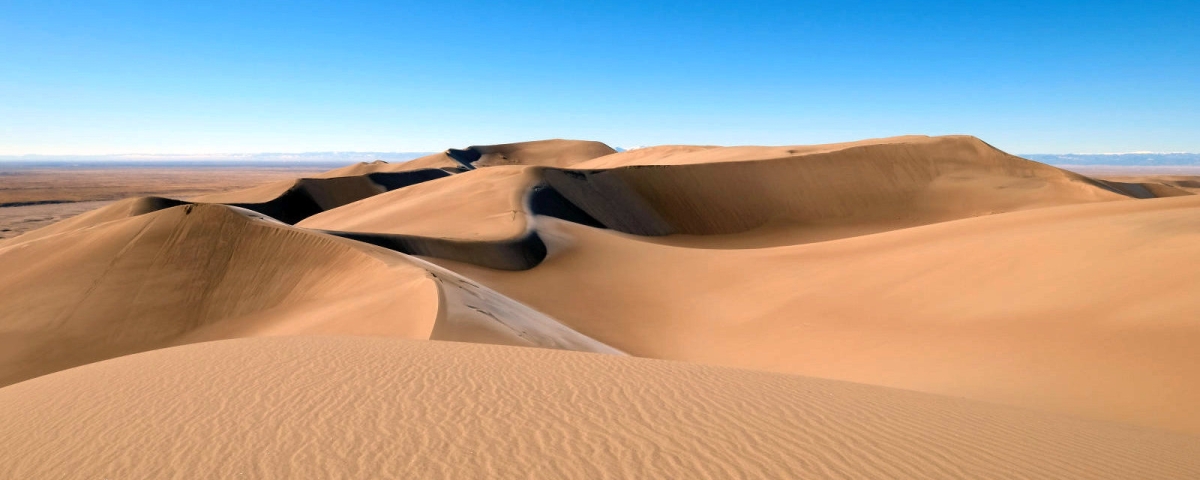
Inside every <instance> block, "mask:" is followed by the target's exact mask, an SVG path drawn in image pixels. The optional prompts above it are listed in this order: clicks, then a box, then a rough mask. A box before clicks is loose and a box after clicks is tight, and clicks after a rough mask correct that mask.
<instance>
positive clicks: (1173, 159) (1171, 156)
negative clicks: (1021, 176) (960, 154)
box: [1020, 152, 1200, 166]
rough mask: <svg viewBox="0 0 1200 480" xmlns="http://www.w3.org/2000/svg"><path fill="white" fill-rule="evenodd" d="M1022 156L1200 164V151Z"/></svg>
mask: <svg viewBox="0 0 1200 480" xmlns="http://www.w3.org/2000/svg"><path fill="white" fill-rule="evenodd" d="M1020 156H1021V157H1025V158H1028V159H1030V160H1037V161H1039V162H1042V163H1048V164H1050V165H1113V166H1122V165H1123V166H1177V165H1200V153H1145V152H1141V153H1138V152H1135V153H1066V154H1053V153H1027V154H1022V155H1020Z"/></svg>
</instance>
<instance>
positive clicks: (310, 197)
mask: <svg viewBox="0 0 1200 480" xmlns="http://www.w3.org/2000/svg"><path fill="white" fill-rule="evenodd" d="M450 175H451V173H450V172H447V171H445V170H442V169H437V168H428V169H422V170H413V171H409V172H379V173H371V174H367V175H364V176H361V177H336V178H304V179H300V180H297V181H296V184H295V185H293V186H292V188H289V189H288V190H287V191H286V192H284V193H283V194H282V195H280V196H278V197H275V198H274V199H272V200H270V201H267V202H262V203H230V204H228V205H230V206H235V207H241V208H245V209H246V210H252V211H255V212H258V213H261V214H263V215H266V216H268V217H271V218H274V219H276V220H279V221H281V222H283V223H286V224H288V225H295V224H296V223H297V222H299V221H301V220H304V219H306V218H308V217H311V216H313V215H316V214H318V213H321V212H324V211H326V210H332V209H334V208H337V207H340V206H342V205H346V204H349V203H353V202H356V201H359V200H362V199H364V198H368V197H372V196H375V195H378V194H380V193H384V192H389V191H392V190H397V189H400V188H404V187H407V186H411V185H416V184H418V183H423V182H428V181H430V180H436V179H439V178H443V177H448V176H450ZM330 191H336V192H337V194H334V195H331V194H329V193H328V192H330Z"/></svg>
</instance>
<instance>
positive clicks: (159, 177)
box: [0, 162, 321, 240]
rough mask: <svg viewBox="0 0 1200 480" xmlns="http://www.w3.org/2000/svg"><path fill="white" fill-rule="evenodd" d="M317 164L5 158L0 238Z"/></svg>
mask: <svg viewBox="0 0 1200 480" xmlns="http://www.w3.org/2000/svg"><path fill="white" fill-rule="evenodd" d="M320 171H321V169H320V167H319V166H314V165H301V166H278V167H272V166H263V165H207V166H195V165H184V166H172V165H163V164H161V163H149V164H145V165H109V164H105V163H102V162H101V163H95V164H89V163H86V162H85V163H80V164H72V165H61V166H54V165H41V164H6V163H2V162H0V240H3V239H6V238H12V237H15V236H17V235H20V234H23V233H25V232H30V231H33V230H37V229H39V228H42V227H45V226H49V225H51V224H53V223H56V222H59V221H61V220H65V219H67V218H71V217H74V216H76V215H79V214H81V213H84V212H87V211H90V210H95V209H97V208H100V207H103V206H105V205H108V204H110V203H112V202H114V201H117V200H122V199H125V198H128V197H139V196H167V197H175V198H186V197H192V196H197V195H205V194H211V193H217V192H222V191H229V190H239V189H245V188H248V187H252V186H255V185H259V184H262V183H264V182H271V181H278V180H282V179H291V178H294V177H296V176H297V175H304V174H308V173H317V172H320Z"/></svg>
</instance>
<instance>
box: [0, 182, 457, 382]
mask: <svg viewBox="0 0 1200 480" xmlns="http://www.w3.org/2000/svg"><path fill="white" fill-rule="evenodd" d="M0 264H3V265H4V266H5V275H3V276H0V329H3V332H2V333H0V339H2V340H0V341H2V342H3V343H4V348H0V352H3V353H0V384H8V383H12V382H14V381H18V380H22V379H24V378H29V377H32V376H36V375H40V374H43V373H48V372H51V371H55V370H60V369H62V368H67V367H71V366H75V365H80V364H83V363H88V362H93V361H97V360H102V359H105V358H111V357H115V356H119V355H124V354H128V353H133V352H138V351H143V350H147V349H152V348H161V347H163V346H167V345H171V344H172V343H175V342H186V341H191V340H190V339H209V338H230V337H237V336H246V335H255V334H260V333H271V332H274V333H285V332H286V333H298V332H309V333H319V332H333V333H347V334H371V335H393V336H402V337H408V338H428V337H429V333H430V331H431V330H432V328H433V324H434V321H435V320H436V317H437V315H438V294H437V287H436V286H435V284H434V283H433V282H432V281H431V280H430V279H429V278H428V276H427V272H426V271H425V270H424V269H421V268H419V267H416V266H413V265H411V264H406V263H404V262H393V263H392V264H388V263H385V262H383V261H381V260H380V259H379V258H377V257H373V256H371V255H368V254H364V253H363V252H362V251H361V250H360V249H357V248H355V247H354V246H352V245H348V244H347V242H345V241H343V240H339V239H336V238H331V237H319V236H315V235H311V234H308V233H305V232H301V231H296V230H292V229H287V228H283V227H282V226H277V225H275V224H272V223H270V222H267V221H264V220H258V219H253V218H249V217H247V216H245V215H242V214H239V213H237V212H236V211H234V210H232V209H230V208H228V207H223V206H212V205H186V206H178V207H173V208H168V209H165V210H160V211H157V212H154V213H148V214H145V215H140V216H134V217H130V218H126V219H123V220H116V221H113V222H108V223H104V224H101V225H98V226H95V227H92V228H90V229H84V230H75V231H70V232H66V233H62V234H59V235H54V236H49V237H46V238H43V239H41V240H35V241H29V242H24V243H20V244H16V245H12V246H5V247H3V248H0Z"/></svg>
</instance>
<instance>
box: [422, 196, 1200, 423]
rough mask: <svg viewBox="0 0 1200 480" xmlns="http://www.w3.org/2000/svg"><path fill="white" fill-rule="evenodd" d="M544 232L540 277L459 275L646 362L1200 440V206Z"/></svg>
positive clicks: (1159, 203)
mask: <svg viewBox="0 0 1200 480" xmlns="http://www.w3.org/2000/svg"><path fill="white" fill-rule="evenodd" d="M539 222H540V224H541V225H542V226H543V228H542V237H543V238H544V239H546V242H547V243H549V244H550V254H549V256H548V258H547V259H546V261H545V262H543V263H542V264H541V265H539V266H538V267H536V268H534V269H533V270H529V271H526V272H512V273H508V272H501V271H496V270H490V269H484V268H479V267H474V266H471V265H467V264H462V263H454V262H448V261H440V262H441V263H442V264H443V265H446V266H447V267H448V268H451V269H452V270H455V271H458V272H461V273H463V274H465V275H467V276H468V277H471V278H474V279H477V280H479V281H482V282H483V283H484V284H486V285H490V286H492V287H494V288H496V289H497V290H499V291H500V292H502V293H504V294H506V295H508V296H510V297H512V298H514V299H517V300H519V301H521V302H523V303H527V304H529V305H531V306H533V307H534V308H537V309H539V310H542V311H544V312H546V313H548V314H550V315H552V316H554V317H555V318H558V319H559V320H561V321H563V322H565V323H567V324H568V325H571V326H572V327H574V328H576V329H577V330H579V331H581V332H583V333H585V334H588V335H590V336H592V337H595V338H597V339H599V340H601V341H604V342H606V343H608V344H610V345H613V346H616V347H618V348H621V349H623V350H625V351H627V352H629V353H631V354H634V355H640V356H650V357H656V358H670V359H677V360H689V361H697V362H704V363H716V364H725V365H735V366H741V367H750V368H758V369H766V370H774V371H784V372H792V373H802V374H807V375H815V376H822V377H829V378H840V379H847V380H853V381H860V382H866V383H874V384H880V385H889V386H896V387H903V388H910V389H916V390H924V391H930V392H937V393H944V394H952V395H962V396H968V397H972V398H978V399H984V400H990V401H998V402H1003V403H1010V404H1016V405H1023V406H1030V407H1038V408H1045V409H1050V410H1056V411H1062V412H1072V413H1076V414H1082V415H1088V416H1093V417H1097V418H1106V419H1113V420H1122V421H1129V422H1132V423H1139V424H1145V425H1156V426H1160V427H1164V428H1173V429H1179V430H1187V431H1192V432H1200V411H1198V410H1197V409H1195V408H1193V407H1192V406H1193V405H1196V404H1197V403H1200V362H1197V361H1196V360H1197V359H1200V356H1198V354H1197V351H1196V348H1195V346H1196V345H1200V317H1197V316H1196V315H1195V314H1194V313H1193V312H1197V311H1200V295H1196V292H1197V291H1198V290H1197V289H1198V288H1200V271H1198V270H1196V269H1194V268H1190V267H1189V266H1187V265H1185V264H1180V263H1179V259H1181V258H1200V197H1197V196H1188V197H1179V198H1167V199H1155V200H1140V201H1127V202H1108V203H1101V204H1089V205H1077V206H1067V207H1058V208H1047V209H1039V210H1030V211H1024V212H1016V213H1009V214H1003V215H994V216H989V217H983V218H973V219H965V220H959V221H955V222H947V223H941V224H936V225H928V226H924V227H919V228H910V229H903V230H896V231H892V232H887V233H881V234H876V235H868V236H862V237H856V238H848V239H843V240H839V241H832V242H820V243H813V244H807V245H798V246H790V247H777V248H768V249H750V250H711V249H690V248H678V247H674V246H666V245H658V244H653V243H647V242H644V241H642V240H641V239H640V238H639V237H634V236H629V235H622V234H618V233H613V232H610V231H605V230H598V229H594V228H588V227H584V226H581V225H577V224H573V223H570V222H564V221H559V220H556V219H550V218H541V219H539ZM564 278H570V279H571V281H570V282H564V281H562V279H564Z"/></svg>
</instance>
